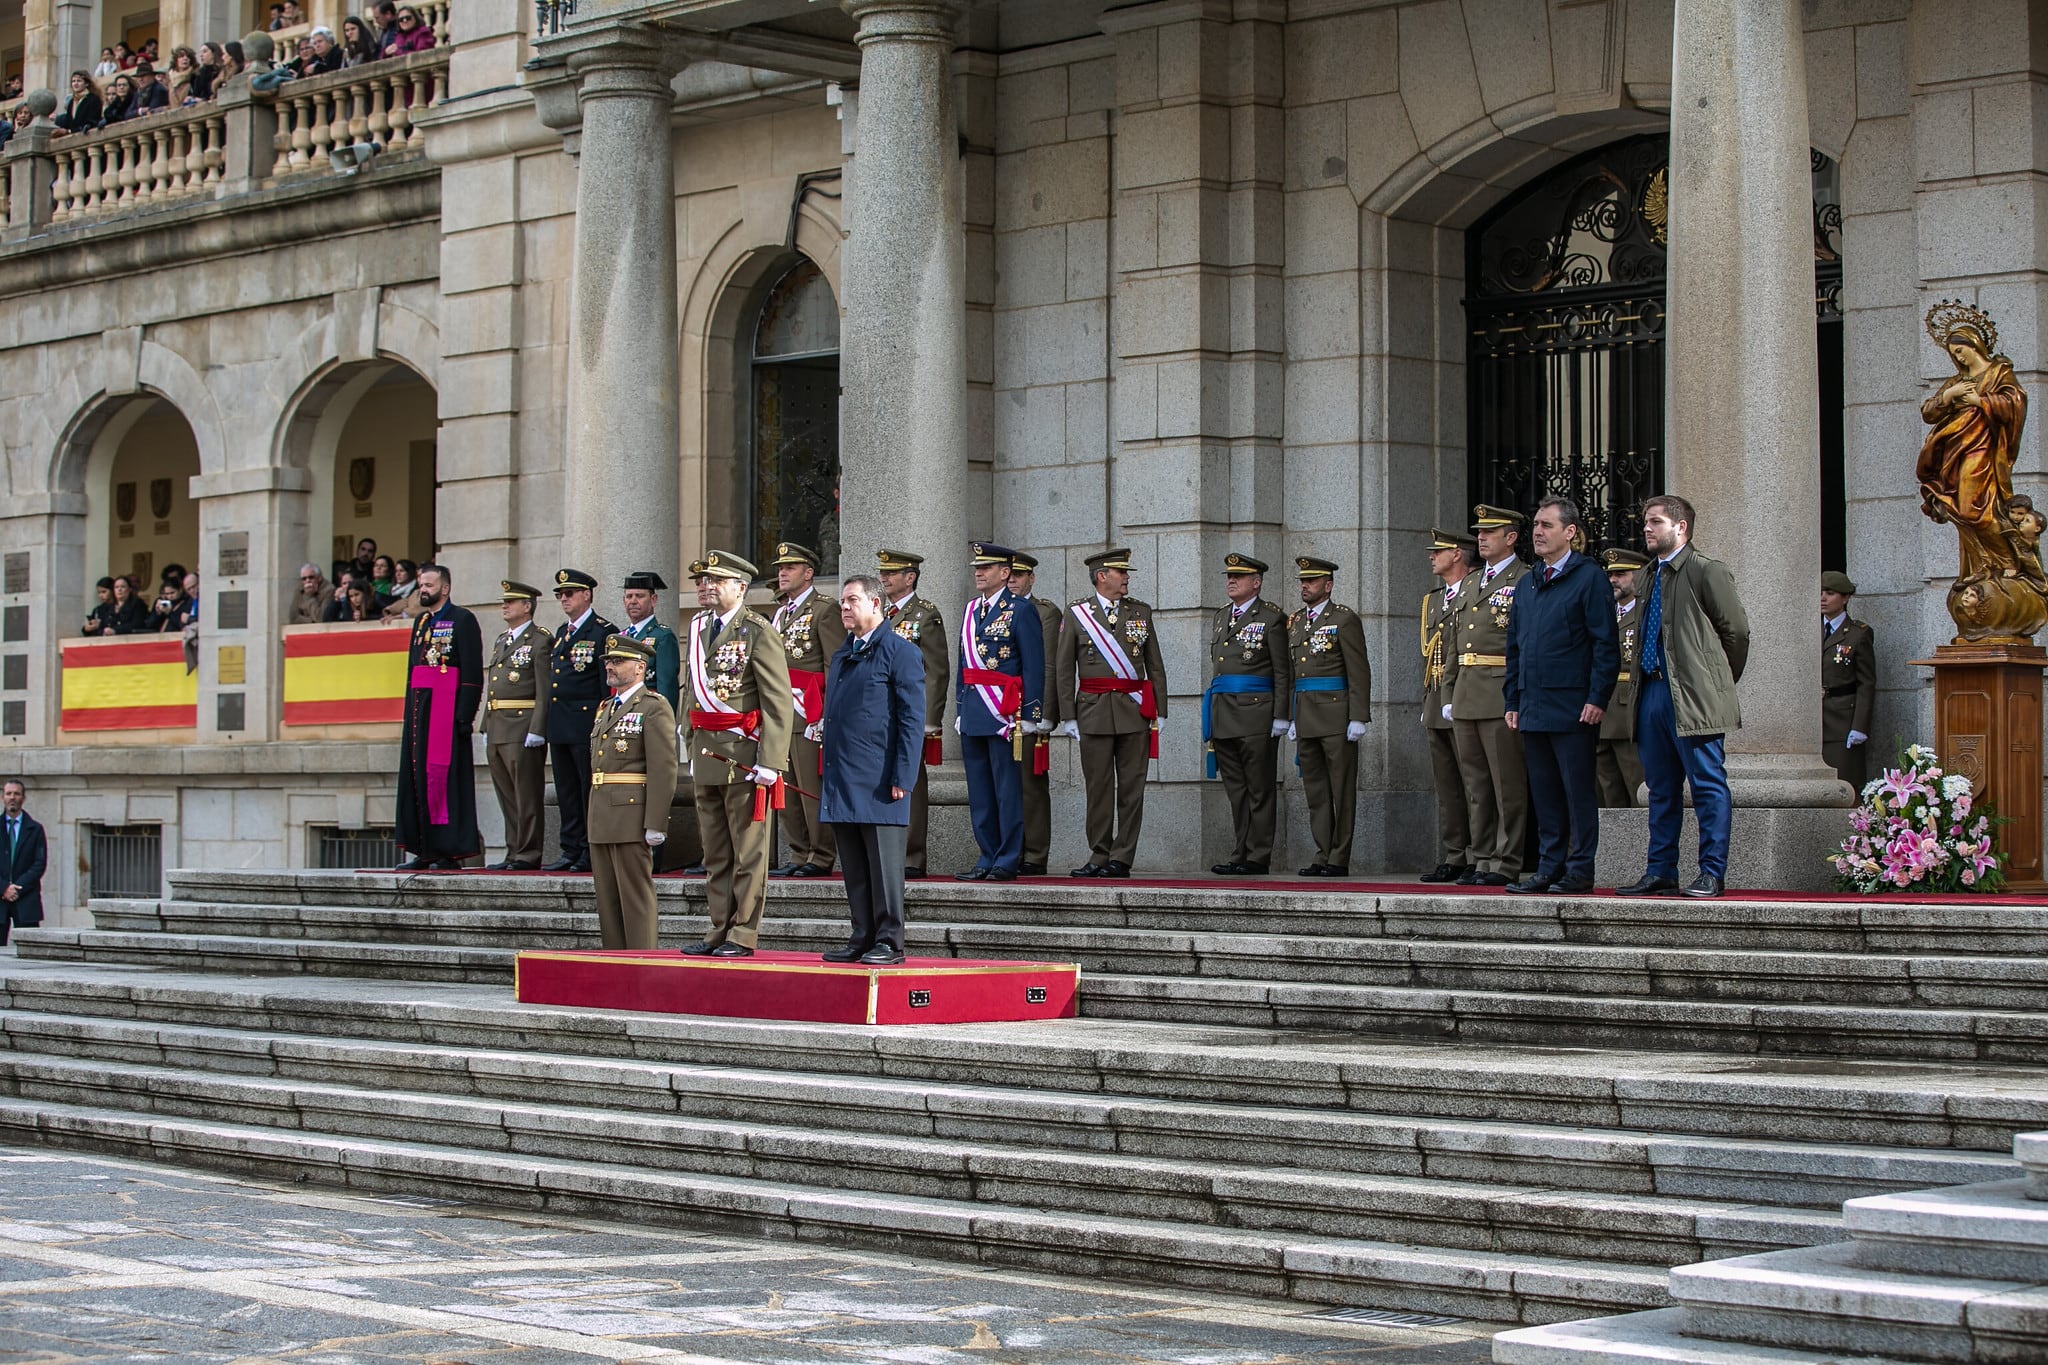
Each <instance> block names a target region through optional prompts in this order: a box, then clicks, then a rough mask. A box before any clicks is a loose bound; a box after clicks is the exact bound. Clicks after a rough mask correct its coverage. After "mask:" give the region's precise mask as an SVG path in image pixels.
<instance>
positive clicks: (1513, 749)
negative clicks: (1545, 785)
mask: <svg viewBox="0 0 2048 1365" xmlns="http://www.w3.org/2000/svg"><path fill="white" fill-rule="evenodd" d="M1528 524H1529V519H1528V518H1527V517H1525V516H1523V515H1522V514H1521V513H1520V512H1515V511H1510V510H1508V509H1507V508H1504V507H1489V506H1487V505H1486V504H1485V503H1481V504H1480V505H1479V506H1477V507H1475V508H1473V509H1472V533H1473V535H1474V536H1476V537H1477V538H1478V541H1479V557H1480V559H1481V561H1482V562H1483V563H1484V564H1485V567H1484V568H1482V569H1481V570H1480V571H1479V572H1478V573H1476V574H1474V575H1472V576H1471V577H1470V578H1467V579H1466V580H1465V586H1464V588H1463V589H1462V590H1461V591H1460V592H1459V594H1458V598H1459V603H1458V610H1457V614H1456V615H1455V616H1454V617H1453V618H1452V628H1453V635H1454V638H1455V640H1456V646H1455V647H1456V649H1457V674H1456V676H1455V678H1454V679H1453V681H1452V684H1451V700H1450V708H1451V720H1452V727H1451V729H1452V733H1453V734H1454V736H1455V738H1456V742H1457V746H1458V772H1459V774H1460V775H1461V776H1462V777H1463V778H1464V779H1465V804H1466V807H1467V809H1468V810H1469V811H1470V819H1471V822H1472V852H1473V856H1474V858H1475V860H1476V861H1475V862H1474V863H1473V865H1472V870H1471V871H1469V872H1467V873H1465V875H1464V876H1462V877H1460V878H1458V885H1460V886H1506V885H1507V884H1508V883H1509V882H1511V881H1514V880H1516V879H1517V878H1518V877H1520V876H1521V872H1522V844H1523V840H1524V839H1525V838H1526V837H1527V835H1528V832H1529V775H1528V772H1527V771H1526V770H1525V769H1524V768H1523V766H1522V737H1521V736H1520V735H1518V734H1516V733H1515V732H1514V731H1513V730H1511V729H1509V728H1508V723H1507V720H1506V719H1505V717H1506V715H1507V699H1506V697H1505V696H1504V695H1503V692H1502V689H1503V687H1504V686H1505V684H1506V680H1507V652H1506V651H1507V647H1508V621H1509V620H1510V619H1511V616H1512V613H1513V612H1514V607H1515V584H1517V583H1519V582H1521V580H1522V575H1523V574H1524V573H1526V572H1527V571H1528V567H1529V566H1528V565H1527V564H1525V563H1523V562H1522V560H1521V558H1520V557H1519V556H1518V555H1517V554H1516V547H1517V545H1518V544H1519V543H1520V541H1521V539H1522V528H1523V527H1524V526H1527V525H1528Z"/></svg>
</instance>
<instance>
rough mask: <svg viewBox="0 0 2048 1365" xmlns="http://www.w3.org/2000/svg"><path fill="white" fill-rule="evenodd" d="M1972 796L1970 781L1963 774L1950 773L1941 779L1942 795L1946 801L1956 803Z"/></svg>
mask: <svg viewBox="0 0 2048 1365" xmlns="http://www.w3.org/2000/svg"><path fill="white" fill-rule="evenodd" d="M1969 794H1970V779H1969V778H1967V777H1964V776H1963V775H1962V774H1961V773H1950V774H1949V775H1948V776H1946V777H1944V778H1942V779H1941V795H1942V799H1943V800H1946V801H1955V800H1958V799H1960V798H1962V797H1965V796H1968V795H1969Z"/></svg>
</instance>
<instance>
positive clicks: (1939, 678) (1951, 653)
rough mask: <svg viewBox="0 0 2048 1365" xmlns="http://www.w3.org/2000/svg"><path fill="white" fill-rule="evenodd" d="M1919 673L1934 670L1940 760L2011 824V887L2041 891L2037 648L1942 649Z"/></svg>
mask: <svg viewBox="0 0 2048 1365" xmlns="http://www.w3.org/2000/svg"><path fill="white" fill-rule="evenodd" d="M1913 662H1914V663H1915V664H1916V665H1921V666H1924V667H1928V668H1932V669H1933V670H1934V752H1935V753H1937V754H1939V755H1941V761H1942V764H1943V766H1944V767H1945V768H1946V769H1947V770H1948V771H1949V772H1953V773H1960V774H1962V775H1963V776H1965V777H1967V778H1969V779H1970V781H1971V782H1972V783H1973V784H1974V785H1975V786H1976V789H1977V795H1978V797H1979V799H1983V798H1985V797H1988V798H1990V800H1991V802H1992V806H1993V809H1995V810H1996V811H1997V812H1998V814H1999V815H2001V816H2003V817H2005V819H2006V820H2008V821H2009V822H2010V823H2008V824H2006V825H2003V826H2001V827H2000V828H1999V831H1998V846H1999V848H2000V850H2001V851H2002V852H2003V853H2004V854H2005V881H2006V885H2007V887H2008V888H2010V889H2011V890H2014V891H2039V890H2041V889H2042V887H2043V886H2044V885H2048V883H2044V882H2043V880H2042V877H2041V672H2042V669H2043V668H2048V650H2043V649H2042V648H2041V647H2040V646H2039V645H2035V644H2024V645H2015V644H1988V643H1987V644H1975V645H1971V644H1960V645H1943V646H1941V647H1940V648H1939V649H1937V650H1935V651H1934V657H1933V658H1931V659H1915V660H1914V661H1913Z"/></svg>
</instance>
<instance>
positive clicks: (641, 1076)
mask: <svg viewBox="0 0 2048 1365" xmlns="http://www.w3.org/2000/svg"><path fill="white" fill-rule="evenodd" d="M0 1040H4V1042H5V1045H6V1046H7V1047H8V1048H9V1049H10V1050H11V1051H12V1053H13V1054H15V1056H16V1057H17V1058H22V1057H46V1056H53V1057H65V1058H69V1057H91V1058H93V1059H95V1061H97V1062H101V1063H110V1062H120V1063H126V1064H130V1065H137V1066H168V1067H176V1068H187V1069H194V1070H199V1071H207V1072H224V1073H229V1074H232V1075H235V1076H264V1077H271V1078H274V1079H278V1080H287V1081H316V1082H329V1083H346V1084H361V1085H370V1086H375V1087H378V1088H383V1089H402V1090H406V1091H412V1092H422V1093H429V1094H454V1095H466V1096H472V1097H490V1098H498V1099H522V1100H528V1101H535V1102H539V1101H546V1102H550V1103H569V1104H598V1105H602V1106H604V1107H606V1108H608V1109H613V1110H624V1111H632V1112H635V1113H644V1112H678V1113H680V1114H682V1115H684V1116H686V1117H688V1118H692V1119H701V1120H707V1121H712V1122H731V1123H745V1124H752V1125H758V1124H769V1125H775V1126H780V1127H785V1128H793V1129H799V1130H803V1131H812V1132H816V1131H826V1130H845V1131H853V1132H857V1133H861V1134H863V1135H866V1136H868V1137H878V1136H892V1137H898V1138H904V1139H945V1140H951V1141H966V1142H978V1143H989V1144H1001V1145H1007V1146H1022V1147H1029V1148H1034V1149H1043V1148H1056V1149H1061V1150H1068V1151H1078V1152H1085V1153H1099V1154H1120V1155H1125V1156H1136V1157H1140V1158H1146V1159H1162V1160H1178V1161H1197V1162H1210V1163H1218V1162H1220V1163H1226V1164H1228V1163H1233V1162H1235V1161H1238V1160H1240V1159H1241V1158H1242V1156H1243V1154H1244V1153H1245V1152H1246V1151H1248V1150H1255V1151H1257V1152H1258V1154H1259V1164H1260V1165H1261V1166H1264V1167H1274V1168H1284V1169H1291V1170H1312V1171H1317V1172H1322V1173H1330V1172H1335V1173H1343V1174H1354V1175H1369V1176H1398V1177H1404V1178H1415V1179H1432V1180H1443V1181H1475V1182H1482V1183H1491V1184H1508V1185H1534V1186H1543V1187H1548V1188H1554V1189H1566V1190H1578V1191H1584V1192H1589V1193H1601V1194H1612V1195H1657V1196H1663V1197H1667V1198H1679V1199H1692V1200H1713V1201H1721V1202H1729V1203H1735V1204H1739V1205H1745V1206H1750V1205H1759V1206H1762V1205H1768V1206H1780V1207H1798V1208H1809V1209H1811V1208H1825V1209H1827V1210H1828V1211H1829V1213H1830V1214H1831V1215H1832V1214H1833V1212H1834V1209H1833V1206H1835V1205H1838V1204H1840V1203H1841V1202H1842V1200H1844V1199H1847V1198H1852V1197H1855V1196H1858V1195H1863V1194H1870V1193H1873V1192H1879V1191H1889V1190H1918V1189H1921V1188H1924V1187H1926V1186H1928V1185H1930V1184H1936V1183H1961V1182H1964V1181H1991V1180H2001V1179H2009V1178H2011V1177H2012V1176H2013V1173H2014V1170H2015V1166H2014V1163H2013V1162H2012V1161H2011V1160H2010V1159H2008V1158H2004V1157H1999V1156H1994V1155H1992V1154H1989V1153H1962V1152H1946V1151H1934V1150H1926V1149H1900V1148H1877V1147H1856V1146H1847V1145H1840V1144H1835V1145H1823V1144H1816V1143H1799V1142H1789V1141H1760V1140H1744V1139H1731V1138H1715V1137H1699V1136H1692V1135H1686V1134H1664V1133H1636V1132H1629V1131H1626V1130H1619V1129H1605V1130H1603V1129H1588V1128H1563V1127H1556V1126H1550V1125H1541V1124H1516V1123H1507V1122H1484V1121H1456V1120H1443V1119H1437V1120H1418V1119H1414V1118H1410V1117H1405V1116H1400V1115H1387V1114H1372V1113H1350V1114H1346V1113H1336V1112H1333V1111H1330V1110H1319V1109H1304V1108H1295V1107H1287V1106H1280V1105H1270V1106H1252V1105H1227V1104H1202V1103H1189V1102H1179V1101H1170V1100H1160V1099H1145V1098H1133V1097H1107V1096H1102V1095H1096V1094H1084V1093H1076V1092H1072V1091H1064V1092H1063V1091H1053V1090H1037V1089H1025V1088H1005V1087H997V1086H977V1085H959V1084H940V1083H933V1082H931V1081H908V1080H895V1079H892V1078H870V1077H858V1076H854V1077H849V1076H819V1075H812V1074H806V1073H801V1072H790V1071H780V1070H766V1069H761V1068H757V1067H739V1066H719V1067H696V1066H685V1065H674V1064H669V1065H664V1064H660V1063H652V1062H645V1061H618V1060H613V1059H603V1058H589V1057H579V1056H573V1055H565V1054H535V1053H531V1052H518V1051H507V1050H482V1049H452V1048H442V1049H436V1050H434V1051H433V1052H431V1053H421V1052H420V1051H419V1050H418V1049H417V1048H416V1047H414V1046H412V1045H408V1044H404V1043H395V1042H379V1041H374V1040H360V1039H350V1038H334V1037H318V1038H316V1037H311V1036H306V1035H292V1034H280V1033H267V1032H265V1033H258V1032H250V1031H243V1030H238V1029H232V1028H202V1027H195V1026H191V1025H180V1024H160V1023H147V1022H142V1021H135V1020H126V1019H104V1018H97V1017H93V1016H90V1015H46V1014H35V1013H29V1012H25V1011H18V1010H17V1011H14V1012H11V1013H10V1014H9V1015H8V1016H7V1017H6V1018H5V1019H0ZM6 1060H7V1059H6V1056H5V1054H0V1064H5V1062H6ZM95 1102H97V1101H95ZM1839 1235H1841V1234H1840V1233H1839V1232H1836V1233H1832V1234H1831V1237H1832V1236H1839Z"/></svg>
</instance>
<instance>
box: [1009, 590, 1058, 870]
mask: <svg viewBox="0 0 2048 1365" xmlns="http://www.w3.org/2000/svg"><path fill="white" fill-rule="evenodd" d="M1037 586H1038V559H1037V556H1035V555H1028V554H1025V553H1024V552H1023V551H1022V550H1019V551H1017V552H1016V553H1015V554H1014V555H1013V556H1012V557H1011V559H1010V592H1011V594H1012V595H1013V596H1017V597H1021V598H1024V599H1025V600H1026V601H1028V602H1030V603H1031V605H1032V607H1033V609H1034V610H1036V611H1037V613H1038V625H1039V629H1040V631H1041V632H1042V639H1043V644H1044V649H1045V682H1044V684H1043V690H1042V691H1041V692H1040V693H1039V708H1040V709H1039V717H1038V724H1037V725H1036V726H1034V727H1033V729H1034V731H1035V732H1036V733H1035V734H1033V735H1032V736H1030V737H1028V747H1027V748H1026V749H1025V751H1024V773H1023V777H1024V860H1023V861H1022V862H1020V863H1018V864H1017V872H1018V875H1020V876H1025V877H1043V876H1044V875H1045V865H1046V860H1047V859H1048V858H1050V857H1051V856H1052V774H1051V772H1050V771H1049V768H1050V766H1051V765H1050V758H1051V755H1050V754H1049V753H1048V752H1047V751H1048V749H1049V747H1050V746H1049V745H1048V744H1047V743H1046V737H1047V736H1048V735H1050V734H1051V733H1052V729H1053V726H1055V725H1057V724H1058V723H1059V718H1060V715H1059V712H1060V689H1059V682H1058V680H1057V679H1056V678H1054V676H1053V665H1054V664H1055V663H1057V662H1058V661H1059V644H1060V609H1059V607H1058V606H1057V605H1056V604H1054V603H1052V602H1048V601H1046V600H1045V599H1044V598H1042V597H1037V596H1034V595H1033V589H1035V588H1036V587H1037Z"/></svg>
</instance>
